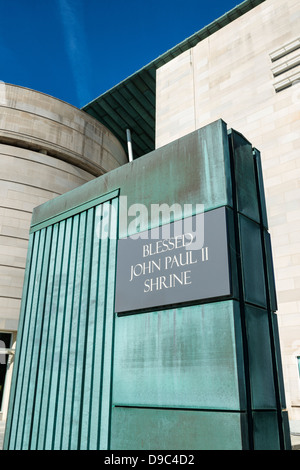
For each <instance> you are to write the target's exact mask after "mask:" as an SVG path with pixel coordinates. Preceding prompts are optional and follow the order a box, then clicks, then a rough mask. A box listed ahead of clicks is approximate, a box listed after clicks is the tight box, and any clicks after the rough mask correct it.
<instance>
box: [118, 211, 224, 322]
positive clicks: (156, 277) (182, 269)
mask: <svg viewBox="0 0 300 470" xmlns="http://www.w3.org/2000/svg"><path fill="white" fill-rule="evenodd" d="M199 224H202V225H201V226H200V225H199ZM166 233H167V236H166ZM200 234H201V236H200ZM139 236H140V238H136V239H133V238H131V237H128V238H125V239H120V240H119V241H118V256H117V279H116V297H115V311H116V312H117V313H125V312H130V311H136V310H140V309H151V308H157V307H164V306H166V305H173V304H178V303H183V302H191V301H197V300H201V301H202V300H205V299H211V298H218V297H223V296H227V295H230V272H229V255H228V240H227V227H226V209H225V208H224V207H221V208H218V209H214V210H212V211H209V212H205V213H204V214H201V216H193V217H190V218H187V219H184V220H183V221H176V222H173V223H170V224H167V225H164V226H162V227H160V228H159V229H152V230H149V231H147V232H143V233H142V234H139Z"/></svg>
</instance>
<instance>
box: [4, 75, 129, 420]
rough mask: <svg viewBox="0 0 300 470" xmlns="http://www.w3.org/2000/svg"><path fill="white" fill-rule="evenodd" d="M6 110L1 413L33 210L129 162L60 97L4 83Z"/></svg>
mask: <svg viewBox="0 0 300 470" xmlns="http://www.w3.org/2000/svg"><path fill="white" fill-rule="evenodd" d="M0 108H1V113H0V354H1V351H2V356H1V357H4V356H5V360H2V361H0V368H1V371H0V381H1V382H2V383H0V418H1V411H2V413H3V414H4V416H5V409H4V408H5V402H6V395H7V392H8V389H9V387H8V386H7V383H8V382H9V381H8V380H7V379H8V375H9V372H7V369H8V368H7V362H10V361H7V359H8V358H9V355H7V354H3V349H5V348H6V349H9V348H11V346H12V345H13V343H14V341H15V336H16V331H17V327H18V319H19V308H20V302H21V295H22V286H23V277H24V269H25V261H26V254H27V244H28V237H29V226H30V220H31V213H32V210H33V208H34V207H36V206H38V205H40V204H42V203H44V202H45V201H47V200H49V199H52V198H54V197H56V196H58V195H60V194H62V193H65V192H67V191H70V190H71V189H73V188H76V187H77V186H79V185H82V184H83V183H86V182H87V181H89V180H91V179H93V178H94V177H96V176H99V175H101V174H103V173H106V172H107V171H110V170H112V169H114V168H117V167H118V166H120V165H123V164H124V163H126V162H127V156H126V154H125V152H124V150H123V147H122V146H121V144H120V143H119V141H118V140H117V139H116V138H115V136H114V135H113V134H112V133H111V132H110V131H109V130H108V129H107V128H105V127H104V126H103V125H101V124H100V123H99V122H98V121H97V120H95V119H94V118H93V117H91V116H90V115H88V114H86V113H85V112H83V111H81V110H79V109H77V108H76V107H74V106H72V105H70V104H67V103H65V102H63V101H61V100H59V99H56V98H53V97H51V96H48V95H45V94H43V93H39V92H36V91H33V90H30V89H27V88H22V87H19V86H14V85H7V84H5V83H3V82H0ZM1 362H2V363H1ZM5 376H6V380H5ZM4 382H6V385H5V387H4ZM1 402H2V406H1Z"/></svg>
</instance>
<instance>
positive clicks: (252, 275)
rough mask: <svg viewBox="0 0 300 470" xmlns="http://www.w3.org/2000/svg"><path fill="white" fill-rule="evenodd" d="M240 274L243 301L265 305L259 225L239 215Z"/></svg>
mask: <svg viewBox="0 0 300 470" xmlns="http://www.w3.org/2000/svg"><path fill="white" fill-rule="evenodd" d="M239 232H240V244H241V257H242V276H243V289H244V298H245V302H249V303H252V304H255V305H258V306H260V307H264V308H266V307H267V298H266V286H265V271H264V264H263V249H262V242H261V232H260V226H259V225H258V224H257V223H255V222H253V221H252V220H250V219H248V217H244V216H242V215H239Z"/></svg>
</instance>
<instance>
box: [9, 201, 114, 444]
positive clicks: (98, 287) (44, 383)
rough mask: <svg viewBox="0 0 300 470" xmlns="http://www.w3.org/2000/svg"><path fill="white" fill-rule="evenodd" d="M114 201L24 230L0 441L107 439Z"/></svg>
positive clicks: (83, 441) (92, 441) (89, 441)
mask: <svg viewBox="0 0 300 470" xmlns="http://www.w3.org/2000/svg"><path fill="white" fill-rule="evenodd" d="M117 208H118V199H117V198H114V199H113V200H112V201H107V202H103V203H102V204H99V205H98V206H95V207H91V208H89V209H88V210H83V211H81V212H80V211H79V213H78V214H74V215H73V216H72V217H69V218H67V219H66V220H61V221H60V222H58V223H55V224H54V225H49V226H48V227H45V228H42V229H41V230H38V231H36V232H34V233H33V234H31V245H32V249H31V250H32V255H31V261H30V267H28V271H27V276H28V280H27V281H26V283H25V285H24V299H26V301H24V303H23V306H22V312H21V322H22V324H23V326H22V328H21V330H20V332H19V336H18V342H17V353H16V362H15V371H14V372H15V373H14V377H13V387H12V393H11V398H10V411H9V415H8V420H7V429H6V435H5V447H6V448H7V449H101V448H105V449H106V448H107V446H108V438H109V421H110V397H111V356H112V343H113V322H114V314H113V299H114V281H115V262H116V238H117ZM108 235H109V237H108Z"/></svg>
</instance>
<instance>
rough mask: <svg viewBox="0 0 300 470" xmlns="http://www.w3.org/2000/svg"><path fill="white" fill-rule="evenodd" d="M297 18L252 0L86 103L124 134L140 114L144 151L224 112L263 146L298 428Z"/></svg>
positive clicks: (139, 142) (270, 2) (285, 355)
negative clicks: (130, 123) (137, 102)
mask: <svg viewBox="0 0 300 470" xmlns="http://www.w3.org/2000/svg"><path fill="white" fill-rule="evenodd" d="M299 26H300V4H299V1H298V0H287V1H285V2H283V1H282V0H263V1H262V0H246V1H244V2H243V3H241V4H240V5H238V6H237V7H235V8H234V9H233V10H231V11H230V12H228V13H227V14H225V15H224V16H222V17H221V18H219V19H217V20H216V21H214V22H213V23H212V24H210V25H208V26H206V27H205V28H203V29H202V30H200V31H199V32H197V33H195V34H194V35H193V36H191V37H189V38H187V39H186V40H185V41H183V42H182V43H180V44H178V45H177V46H175V47H174V48H173V49H171V50H170V51H167V52H166V53H165V54H163V55H162V56H160V57H158V58H157V59H156V60H154V61H153V62H151V63H150V64H148V65H147V66H145V67H144V68H143V69H141V70H140V71H138V72H137V73H136V74H134V75H132V76H131V77H129V78H128V79H127V80H125V81H124V82H122V83H121V84H119V85H117V86H116V87H115V88H113V89H112V90H110V91H108V92H107V93H104V94H103V95H102V96H100V97H98V98H97V99H96V100H94V101H93V102H92V103H89V104H88V105H87V106H86V107H85V108H84V109H85V110H86V111H87V112H88V113H90V114H91V115H93V116H95V117H96V118H97V119H99V120H100V121H102V122H103V123H105V124H106V125H107V126H108V127H110V128H111V129H112V130H113V131H114V133H115V134H116V135H117V136H118V137H119V139H122V136H123V135H125V128H126V126H129V122H130V121H133V118H134V120H135V124H133V125H132V141H133V148H134V153H135V156H136V157H138V156H139V155H141V154H143V153H146V152H148V151H150V150H153V149H154V148H160V147H162V146H164V145H166V144H168V143H170V142H172V141H174V140H176V139H178V138H180V137H182V136H184V135H186V134H188V133H190V132H192V131H194V130H196V129H199V128H201V127H202V126H204V125H206V124H208V123H210V122H212V121H214V120H217V119H220V118H221V119H223V120H224V121H225V122H226V123H227V125H228V126H229V127H230V128H231V127H232V128H235V129H238V130H239V131H240V132H241V133H243V134H244V135H245V136H246V137H247V139H249V140H250V141H251V143H252V144H253V145H254V146H255V147H256V148H258V149H259V151H260V152H261V157H262V166H263V175H264V185H265V193H266V203H267V209H268V222H269V229H270V233H271V237H272V247H273V257H274V267H275V278H276V286H277V300H278V321H279V326H280V340H281V352H282V360H283V371H284V378H285V391H286V396H287V406H288V411H289V417H290V420H291V430H292V431H293V430H294V431H295V432H300V425H299V424H300V376H299V367H300V155H299V151H300V36H299ZM133 95H134V96H133ZM122 98H123V101H124V100H125V99H127V102H128V101H129V103H130V104H131V103H132V107H133V108H134V102H135V100H138V101H139V108H137V109H139V110H140V111H139V112H138V111H137V109H132V110H131V106H127V107H125V106H124V105H123V104H122V103H123V101H122ZM126 116H127V122H125V121H126ZM123 121H124V122H123ZM199 202H201V201H199Z"/></svg>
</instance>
